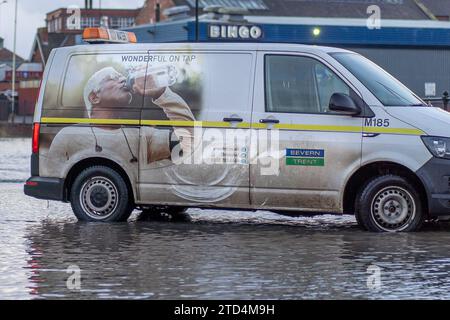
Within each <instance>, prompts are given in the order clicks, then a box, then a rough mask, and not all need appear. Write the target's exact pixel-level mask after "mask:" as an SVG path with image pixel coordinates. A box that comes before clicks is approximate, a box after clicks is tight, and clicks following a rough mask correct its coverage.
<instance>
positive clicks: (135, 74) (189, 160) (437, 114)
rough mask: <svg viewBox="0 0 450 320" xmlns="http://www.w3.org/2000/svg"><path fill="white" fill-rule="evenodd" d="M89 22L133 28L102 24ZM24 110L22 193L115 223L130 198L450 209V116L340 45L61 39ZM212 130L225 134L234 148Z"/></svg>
mask: <svg viewBox="0 0 450 320" xmlns="http://www.w3.org/2000/svg"><path fill="white" fill-rule="evenodd" d="M84 36H85V39H86V40H90V41H91V42H92V41H93V42H100V41H104V42H106V41H107V40H108V38H113V40H114V41H115V42H121V41H126V40H129V39H132V40H133V35H132V34H128V33H118V34H115V33H114V32H112V31H106V30H104V29H88V30H87V31H86V32H85V35H84ZM34 122H35V124H34V130H33V154H32V177H31V178H30V179H29V180H28V182H27V183H26V185H25V193H26V194H27V195H30V196H33V197H37V198H41V199H50V200H60V201H68V202H71V204H72V207H73V210H74V213H75V214H76V216H77V217H78V218H79V219H80V220H87V221H124V220H126V219H127V218H128V217H129V215H130V213H131V212H132V210H133V209H134V208H136V207H139V208H146V207H150V206H153V207H159V206H173V207H174V208H186V207H199V208H235V209H249V210H273V211H275V212H306V213H308V212H309V213H317V212H327V213H349V214H355V215H356V218H357V221H358V223H359V225H360V226H361V227H362V228H364V229H367V230H370V231H414V230H417V229H419V228H420V226H421V224H422V222H423V221H424V220H425V219H429V218H432V217H442V216H448V215H450V114H449V113H447V112H445V111H443V110H440V109H437V108H433V107H429V106H427V105H426V103H425V102H424V101H422V100H421V99H420V98H419V97H417V96H416V95H415V94H414V93H412V92H411V91H410V90H408V89H407V88H406V87H405V86H404V85H402V84H401V83H400V82H399V81H397V80H396V79H395V78H394V77H392V76H391V75H389V74H388V73H387V72H385V71H384V70H383V69H381V68H380V67H378V66H377V65H375V64H374V63H372V62H371V61H369V60H368V59H366V58H364V57H363V56H361V55H359V54H356V53H354V52H351V51H347V50H342V49H337V48H330V47H319V46H306V45H293V44H275V43H271V44H263V43H176V44H167V43H164V44H135V43H126V44H88V45H83V46H74V47H65V48H59V49H56V50H54V51H52V53H51V55H50V58H49V62H48V63H47V66H46V70H45V74H44V79H43V82H42V88H41V92H40V96H39V101H38V103H37V108H36V112H35V118H34ZM220 136H222V137H229V136H234V138H233V139H232V140H233V144H232V146H230V143H229V142H230V141H226V142H225V143H223V141H218V140H220V139H217V137H220ZM199 149H200V150H203V152H201V156H200V157H199V158H197V157H194V156H193V155H194V154H196V153H198V150H199ZM205 150H208V153H206V152H205ZM205 154H206V156H205ZM199 159H200V160H199Z"/></svg>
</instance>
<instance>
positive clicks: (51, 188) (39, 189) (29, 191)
mask: <svg viewBox="0 0 450 320" xmlns="http://www.w3.org/2000/svg"><path fill="white" fill-rule="evenodd" d="M24 192H25V194H26V195H27V196H30V197H34V198H37V199H42V200H55V201H65V197H64V179H58V178H42V177H31V178H30V179H28V180H27V182H26V183H25V185H24Z"/></svg>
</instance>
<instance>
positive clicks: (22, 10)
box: [0, 0, 144, 59]
mask: <svg viewBox="0 0 450 320" xmlns="http://www.w3.org/2000/svg"><path fill="white" fill-rule="evenodd" d="M7 1H8V3H6V4H3V5H0V37H2V38H4V39H5V47H7V48H8V49H10V50H11V51H12V48H13V30H14V2H15V1H16V0H7ZM1 2H3V0H0V3H1ZM101 3H102V8H123V9H129V8H131V9H135V8H138V7H140V6H142V4H143V3H144V0H102V1H101ZM18 5H19V6H18V8H19V9H18V18H17V35H18V36H17V53H18V54H19V55H20V56H22V57H23V58H25V59H28V58H29V56H30V50H31V46H32V44H33V40H34V36H35V34H36V29H37V28H38V27H43V26H45V14H46V13H47V12H50V11H52V10H55V9H58V8H61V7H68V6H70V5H78V6H80V7H83V6H84V0H19V4H18ZM98 5H99V0H94V6H95V7H96V8H97V7H98Z"/></svg>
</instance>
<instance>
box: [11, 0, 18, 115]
mask: <svg viewBox="0 0 450 320" xmlns="http://www.w3.org/2000/svg"><path fill="white" fill-rule="evenodd" d="M18 2H19V0H16V6H15V11H14V44H13V65H12V67H13V71H12V108H11V110H12V118H11V121H12V123H13V124H14V117H15V112H16V97H15V93H16V44H17V4H18Z"/></svg>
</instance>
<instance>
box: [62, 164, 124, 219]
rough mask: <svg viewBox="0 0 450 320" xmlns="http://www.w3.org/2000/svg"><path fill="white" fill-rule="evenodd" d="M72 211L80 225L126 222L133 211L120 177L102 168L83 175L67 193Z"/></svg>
mask: <svg viewBox="0 0 450 320" xmlns="http://www.w3.org/2000/svg"><path fill="white" fill-rule="evenodd" d="M70 199H71V204H72V210H73V212H74V213H75V216H76V217H77V218H78V220H80V221H92V222H119V221H126V220H127V219H128V218H129V216H130V214H131V212H132V211H133V206H132V201H131V195H130V193H129V191H128V188H127V185H126V183H125V181H124V179H123V178H122V176H121V175H120V174H119V173H117V172H116V171H115V170H113V169H111V168H109V167H104V166H95V167H89V168H87V169H85V170H84V171H82V172H81V173H80V174H79V175H78V177H76V178H75V181H74V183H73V185H72V188H71V191H70Z"/></svg>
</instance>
